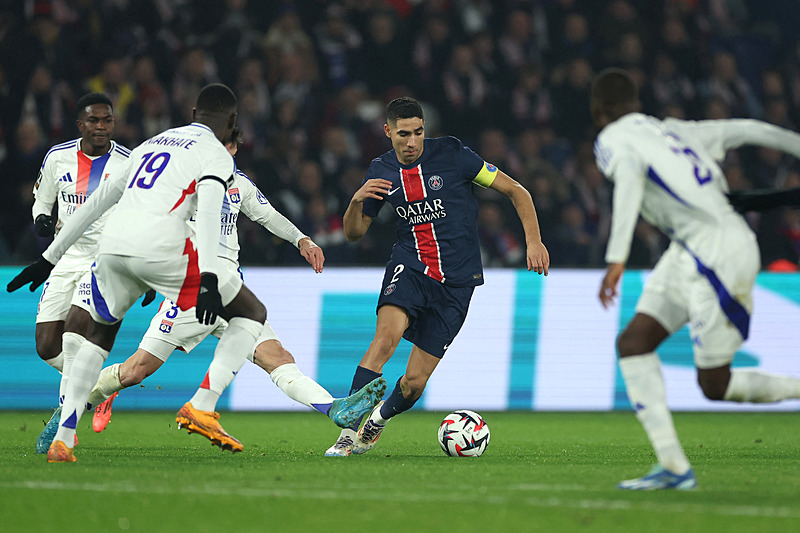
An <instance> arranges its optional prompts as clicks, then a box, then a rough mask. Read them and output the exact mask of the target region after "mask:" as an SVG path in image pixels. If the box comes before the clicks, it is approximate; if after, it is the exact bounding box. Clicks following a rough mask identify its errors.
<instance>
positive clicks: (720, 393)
mask: <svg viewBox="0 0 800 533" xmlns="http://www.w3.org/2000/svg"><path fill="white" fill-rule="evenodd" d="M728 381H729V380H727V379H721V377H720V376H717V375H715V374H710V373H708V372H703V371H702V370H698V372H697V383H698V384H699V385H700V390H702V391H703V395H704V396H705V397H706V398H708V399H709V400H716V401H719V400H724V399H725V392H726V391H727V390H728Z"/></svg>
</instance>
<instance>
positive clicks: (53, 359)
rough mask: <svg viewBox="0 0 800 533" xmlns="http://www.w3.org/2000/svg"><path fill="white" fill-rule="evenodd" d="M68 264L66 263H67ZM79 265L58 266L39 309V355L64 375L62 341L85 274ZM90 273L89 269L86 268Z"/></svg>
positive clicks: (52, 273)
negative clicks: (77, 268) (73, 303)
mask: <svg viewBox="0 0 800 533" xmlns="http://www.w3.org/2000/svg"><path fill="white" fill-rule="evenodd" d="M65 264H66V263H65ZM74 267H75V265H67V266H63V265H62V264H61V263H59V264H58V265H56V267H55V268H54V269H53V271H52V272H51V273H50V277H49V278H47V281H46V282H45V283H44V286H43V288H42V295H41V296H40V297H39V306H38V308H37V310H36V333H35V338H36V352H37V353H38V354H39V357H40V358H41V359H42V360H44V362H45V363H47V364H48V365H50V366H52V367H53V368H55V369H56V370H58V371H59V372H61V373H62V374H64V371H63V370H64V356H63V354H62V345H61V339H62V337H61V336H62V334H63V333H64V326H65V321H66V319H67V316H68V314H69V311H70V306H71V303H72V302H74V298H75V297H77V296H78V294H77V293H78V292H79V291H78V290H77V289H78V287H79V286H80V281H81V275H82V273H81V272H79V271H75V268H74ZM86 271H88V267H87V268H86Z"/></svg>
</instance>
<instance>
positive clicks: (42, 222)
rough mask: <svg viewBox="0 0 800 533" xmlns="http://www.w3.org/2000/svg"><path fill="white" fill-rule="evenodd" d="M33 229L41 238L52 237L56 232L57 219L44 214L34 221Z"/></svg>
mask: <svg viewBox="0 0 800 533" xmlns="http://www.w3.org/2000/svg"><path fill="white" fill-rule="evenodd" d="M33 229H34V230H36V235H38V236H39V237H52V236H53V234H55V232H56V217H54V216H50V215H45V214H44V213H42V214H41V215H39V216H38V217H36V220H34V221H33Z"/></svg>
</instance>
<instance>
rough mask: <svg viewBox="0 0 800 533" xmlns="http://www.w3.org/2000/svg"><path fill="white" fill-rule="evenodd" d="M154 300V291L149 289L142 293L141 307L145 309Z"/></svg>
mask: <svg viewBox="0 0 800 533" xmlns="http://www.w3.org/2000/svg"><path fill="white" fill-rule="evenodd" d="M155 299H156V291H154V290H153V289H150V290H149V291H147V292H146V293H144V298H142V307H147V306H148V305H150V304H151V303H153V300H155Z"/></svg>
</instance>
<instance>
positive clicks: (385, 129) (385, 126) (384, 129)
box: [383, 124, 392, 139]
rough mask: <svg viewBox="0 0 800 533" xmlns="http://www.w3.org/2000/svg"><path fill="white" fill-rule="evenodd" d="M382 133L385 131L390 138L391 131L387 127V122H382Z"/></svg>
mask: <svg viewBox="0 0 800 533" xmlns="http://www.w3.org/2000/svg"><path fill="white" fill-rule="evenodd" d="M383 133H385V134H386V136H387V137H389V138H390V139H391V138H392V132H391V130H390V129H389V125H388V124H384V125H383Z"/></svg>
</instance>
